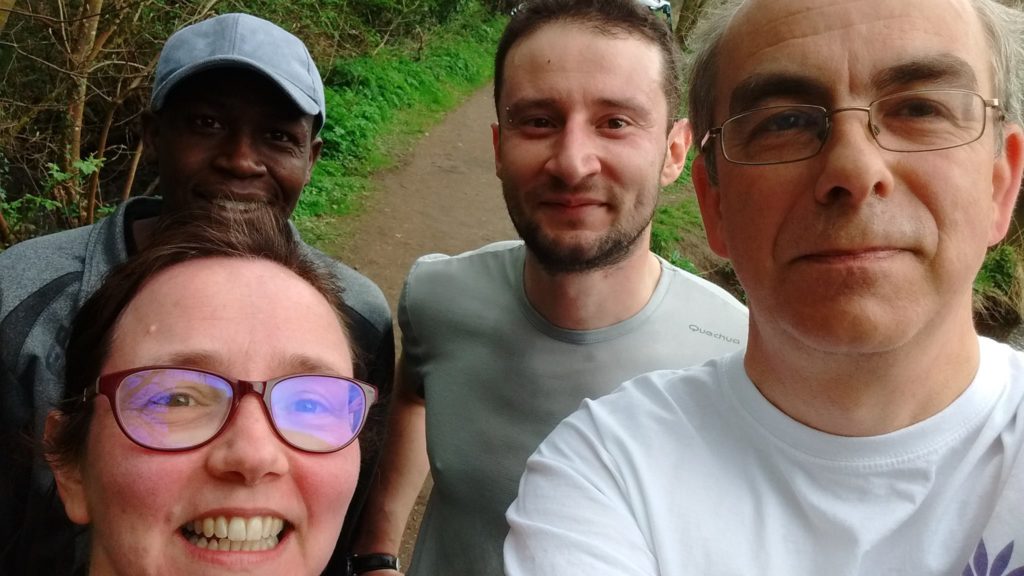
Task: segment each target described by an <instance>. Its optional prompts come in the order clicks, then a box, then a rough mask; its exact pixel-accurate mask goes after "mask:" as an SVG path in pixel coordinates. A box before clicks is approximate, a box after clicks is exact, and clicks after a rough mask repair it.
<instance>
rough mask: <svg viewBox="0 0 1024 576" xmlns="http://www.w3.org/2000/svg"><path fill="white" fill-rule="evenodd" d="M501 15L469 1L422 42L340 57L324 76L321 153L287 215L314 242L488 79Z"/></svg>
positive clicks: (325, 236) (320, 240) (501, 24)
mask: <svg viewBox="0 0 1024 576" xmlns="http://www.w3.org/2000/svg"><path fill="white" fill-rule="evenodd" d="M503 27H504V19H503V18H502V17H500V16H495V15H494V14H493V13H491V12H489V11H487V10H485V9H484V8H482V7H470V8H468V9H466V10H464V11H463V12H462V13H460V14H459V15H458V16H457V17H456V18H455V20H453V21H452V22H451V23H450V24H449V25H448V26H446V27H445V28H444V29H443V30H440V31H438V32H436V33H435V34H434V36H433V37H432V38H431V39H430V41H429V43H427V44H426V45H424V46H415V47H407V48H405V49H397V48H389V49H386V50H381V51H380V52H378V53H376V54H373V55H371V56H362V57H358V58H350V59H343V60H340V61H338V62H336V63H335V64H334V65H333V66H332V68H331V69H330V71H329V72H328V73H327V74H326V77H327V78H328V80H327V123H326V124H325V126H324V129H323V132H322V133H321V136H322V138H323V140H324V151H323V154H322V157H321V160H320V162H319V163H318V164H317V166H316V170H315V172H314V174H313V179H312V181H311V182H310V184H309V185H308V186H307V187H306V189H305V190H304V191H303V193H302V197H301V199H300V201H299V205H298V207H297V208H296V211H295V216H294V219H295V221H296V224H297V225H298V226H299V228H300V229H301V230H302V232H303V235H304V236H308V237H309V238H310V239H311V241H312V242H313V243H314V244H322V243H324V242H326V241H327V240H329V239H330V236H331V231H330V230H329V229H328V227H327V226H325V225H324V223H325V222H326V221H327V220H328V219H329V218H330V217H334V216H338V215H344V214H348V213H351V212H353V211H354V210H357V209H358V207H359V205H360V201H361V199H362V198H363V197H364V196H365V194H366V193H367V191H368V190H369V186H370V176H371V175H372V174H373V173H374V172H375V171H378V170H381V169H382V168H386V167H388V166H390V165H391V164H392V163H393V162H394V161H395V160H396V150H397V151H401V150H404V149H406V148H407V147H408V145H409V144H410V143H411V142H412V141H414V140H415V139H416V138H418V137H419V136H420V135H421V134H422V133H423V131H424V130H425V129H426V128H427V127H429V126H431V125H433V124H434V123H436V122H437V121H438V119H439V118H440V117H441V116H443V115H444V113H445V112H447V111H449V110H451V109H452V108H453V107H454V106H455V105H456V104H457V103H458V102H460V101H461V100H462V99H464V98H465V97H466V96H467V95H468V94H470V93H472V92H473V91H475V90H476V89H478V88H479V87H480V86H482V85H483V84H484V83H486V82H487V81H488V80H490V77H491V73H492V67H493V62H494V49H495V46H496V45H497V42H498V37H499V36H500V35H501V31H502V28H503Z"/></svg>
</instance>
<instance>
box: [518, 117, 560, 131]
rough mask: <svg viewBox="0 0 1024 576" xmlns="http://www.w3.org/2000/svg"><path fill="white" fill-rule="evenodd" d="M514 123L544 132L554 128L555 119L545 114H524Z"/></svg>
mask: <svg viewBox="0 0 1024 576" xmlns="http://www.w3.org/2000/svg"><path fill="white" fill-rule="evenodd" d="M515 125H516V126H519V127H520V128H522V129H524V130H530V131H533V132H546V131H550V130H554V129H555V128H556V125H555V121H554V120H552V119H551V118H549V117H547V116H526V117H524V118H520V119H518V120H517V121H515Z"/></svg>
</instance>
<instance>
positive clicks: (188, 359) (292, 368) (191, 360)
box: [155, 350, 344, 379]
mask: <svg viewBox="0 0 1024 576" xmlns="http://www.w3.org/2000/svg"><path fill="white" fill-rule="evenodd" d="M155 364H162V365H169V366H187V367H194V368H201V369H203V370H209V371H211V372H218V373H220V372H221V370H220V369H219V367H221V366H224V365H225V364H226V361H225V358H224V357H223V356H221V355H219V354H217V353H216V352H212V351H204V350H188V351H183V352H176V353H174V354H170V355H168V356H166V357H163V358H161V359H160V361H158V362H155ZM277 365H278V366H280V367H282V368H283V370H284V371H283V372H282V374H278V375H275V376H279V375H284V374H285V373H287V374H321V375H324V376H344V375H343V374H342V373H341V372H340V371H339V370H338V369H337V368H335V367H333V366H331V364H330V363H328V362H326V361H323V360H321V359H319V358H316V357H313V356H309V355H307V354H289V355H287V356H283V357H282V359H281V361H280V362H278V363H277ZM224 376H227V377H229V378H233V379H234V378H237V377H238V376H237V375H235V374H224Z"/></svg>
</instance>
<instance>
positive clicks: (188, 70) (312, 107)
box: [150, 56, 321, 116]
mask: <svg viewBox="0 0 1024 576" xmlns="http://www.w3.org/2000/svg"><path fill="white" fill-rule="evenodd" d="M217 68H240V69H243V70H252V71H253V72H256V73H258V74H260V75H262V76H264V77H265V78H267V79H269V80H270V81H272V82H273V83H274V84H275V85H277V87H278V88H280V89H281V91H283V92H284V93H285V94H287V95H288V98H289V99H290V100H291V101H292V102H293V103H294V104H295V106H296V107H297V108H298V109H299V110H301V111H302V112H303V113H305V114H308V115H310V116H320V115H321V110H320V104H319V103H317V102H316V100H314V99H313V98H311V97H310V96H309V95H308V94H306V93H305V92H303V91H302V90H300V89H299V88H298V87H297V86H295V85H294V84H292V83H291V82H289V81H288V80H286V79H284V78H282V77H281V76H279V75H277V74H274V73H273V72H270V71H269V70H266V69H265V68H264V67H262V66H260V65H259V64H257V63H256V62H253V61H252V60H249V59H248V58H242V57H239V56H221V57H218V58H210V59H207V60H204V61H202V62H196V63H194V64H190V65H188V66H184V67H182V68H181V69H179V70H177V71H176V72H175V73H174V74H172V75H171V76H169V77H168V78H167V80H165V81H164V82H163V84H161V85H160V86H157V87H156V88H155V89H154V90H153V94H152V96H151V97H150V107H151V108H152V109H153V111H159V110H160V109H161V108H163V107H164V104H166V101H167V95H168V94H170V93H171V91H173V90H174V88H175V87H176V86H178V85H179V84H181V83H182V82H183V81H184V80H186V79H188V78H190V77H192V76H194V75H195V74H198V73H200V72H205V71H207V70H214V69H217Z"/></svg>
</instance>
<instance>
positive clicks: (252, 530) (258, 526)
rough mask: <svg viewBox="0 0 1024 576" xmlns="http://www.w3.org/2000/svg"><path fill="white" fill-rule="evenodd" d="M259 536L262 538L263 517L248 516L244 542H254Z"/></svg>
mask: <svg viewBox="0 0 1024 576" xmlns="http://www.w3.org/2000/svg"><path fill="white" fill-rule="evenodd" d="M232 522H234V520H232ZM260 538H263V518H260V517H259V516H256V517H253V518H249V522H247V523H246V525H245V540H246V542H255V541H257V540H259V539H260Z"/></svg>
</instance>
